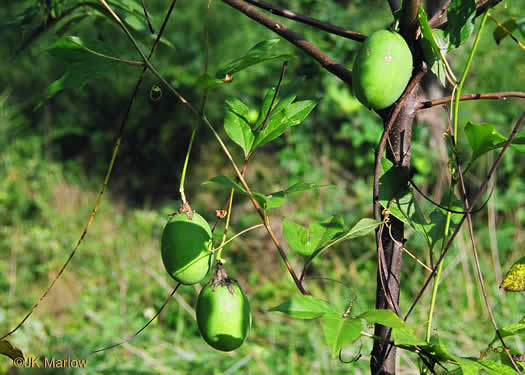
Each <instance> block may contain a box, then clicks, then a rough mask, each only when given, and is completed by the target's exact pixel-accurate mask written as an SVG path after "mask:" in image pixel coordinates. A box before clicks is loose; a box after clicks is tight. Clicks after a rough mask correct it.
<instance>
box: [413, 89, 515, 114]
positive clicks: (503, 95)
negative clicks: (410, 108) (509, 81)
mask: <svg viewBox="0 0 525 375" xmlns="http://www.w3.org/2000/svg"><path fill="white" fill-rule="evenodd" d="M507 98H523V99H525V92H521V91H506V92H492V93H487V94H467V95H461V96H460V97H459V100H460V101H467V100H478V99H496V100H505V99H507ZM451 100H452V97H451V96H447V97H445V98H439V99H434V100H427V101H424V102H421V103H419V104H418V105H417V107H416V110H417V111H419V110H421V109H427V108H432V107H435V106H437V105H441V104H449V103H450V101H451Z"/></svg>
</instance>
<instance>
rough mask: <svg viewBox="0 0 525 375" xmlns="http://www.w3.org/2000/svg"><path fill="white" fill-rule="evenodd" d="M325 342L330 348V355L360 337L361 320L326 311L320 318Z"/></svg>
mask: <svg viewBox="0 0 525 375" xmlns="http://www.w3.org/2000/svg"><path fill="white" fill-rule="evenodd" d="M321 322H322V325H323V333H324V338H325V340H326V343H327V344H328V346H329V347H330V349H332V357H333V358H335V357H336V356H337V353H339V351H340V350H341V349H342V348H343V347H344V346H345V345H347V344H351V343H353V342H355V341H356V340H357V339H358V338H359V337H361V331H362V330H363V322H362V321H361V319H351V318H346V319H345V318H343V317H342V316H341V314H335V313H327V314H324V315H323V316H322V318H321Z"/></svg>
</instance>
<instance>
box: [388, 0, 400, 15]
mask: <svg viewBox="0 0 525 375" xmlns="http://www.w3.org/2000/svg"><path fill="white" fill-rule="evenodd" d="M388 5H390V10H391V11H392V13H394V12H397V11H398V10H399V2H398V1H397V0H388Z"/></svg>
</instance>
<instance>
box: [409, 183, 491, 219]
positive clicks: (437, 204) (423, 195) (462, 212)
mask: <svg viewBox="0 0 525 375" xmlns="http://www.w3.org/2000/svg"><path fill="white" fill-rule="evenodd" d="M408 182H409V183H410V185H412V187H413V188H414V189H416V191H417V192H418V193H419V194H420V195H421V196H422V197H423V198H425V199H426V200H427V201H429V202H430V203H432V204H433V205H434V206H436V207H439V208H441V209H442V210H443V211H446V212H450V213H452V214H460V215H463V214H466V213H467V211H456V210H452V209H450V208H448V207H445V206H443V205H441V204H439V203H437V202H436V201H434V200H433V199H432V198H430V197H429V196H427V195H426V194H425V193H424V192H423V191H422V190H421V189H420V188H419V187H418V186H417V185H416V184H415V183H414V181H412V179H411V178H409V179H408ZM493 191H494V190H493V189H491V191H490V194H489V197H488V198H487V200H486V201H485V202H484V203H483V204H482V205H481V206H480V207H479V208H476V209H475V210H471V211H469V212H470V213H471V214H475V213H478V212H479V211H481V210H482V209H483V208H485V206H486V205H487V203H488V201H489V200H490V197H491V196H492V192H493Z"/></svg>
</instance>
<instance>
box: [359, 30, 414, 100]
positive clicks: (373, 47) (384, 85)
mask: <svg viewBox="0 0 525 375" xmlns="http://www.w3.org/2000/svg"><path fill="white" fill-rule="evenodd" d="M411 75H412V53H411V52H410V48H408V45H407V44H406V42H405V40H404V39H403V37H402V36H401V35H399V34H397V33H395V32H391V31H388V30H380V31H377V32H375V33H373V34H372V35H371V36H370V37H369V38H368V39H367V40H366V41H365V42H364V43H363V45H362V46H361V48H360V49H359V51H358V53H357V56H356V59H355V62H354V67H353V72H352V87H353V91H354V95H355V96H356V97H357V99H359V101H360V102H361V103H362V104H363V105H365V106H366V107H368V108H370V109H383V108H386V107H388V106H390V105H392V104H393V103H394V102H395V101H396V100H397V99H399V97H400V96H401V94H403V91H404V90H405V88H406V86H407V84H408V81H409V80H410V76H411Z"/></svg>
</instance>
